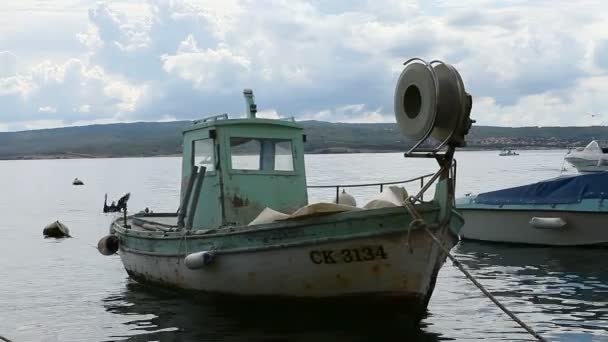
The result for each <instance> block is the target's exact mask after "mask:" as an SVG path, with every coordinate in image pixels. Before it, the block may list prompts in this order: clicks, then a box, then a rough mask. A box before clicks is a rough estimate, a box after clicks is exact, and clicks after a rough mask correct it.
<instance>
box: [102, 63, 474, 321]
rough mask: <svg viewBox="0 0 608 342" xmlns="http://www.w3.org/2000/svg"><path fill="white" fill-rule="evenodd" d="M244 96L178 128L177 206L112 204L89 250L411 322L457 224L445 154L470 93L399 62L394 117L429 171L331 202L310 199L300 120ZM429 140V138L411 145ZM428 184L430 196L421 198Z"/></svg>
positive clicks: (202, 285)
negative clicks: (395, 195) (372, 308)
mask: <svg viewBox="0 0 608 342" xmlns="http://www.w3.org/2000/svg"><path fill="white" fill-rule="evenodd" d="M436 87H439V88H436ZM243 94H244V96H245V101H246V107H245V108H246V114H247V115H246V118H236V119H233V118H229V117H228V115H227V114H223V115H218V116H213V117H209V118H206V119H203V120H198V121H195V122H194V123H193V125H192V126H191V127H189V128H187V129H186V130H185V131H184V134H183V140H184V143H183V152H182V153H183V159H182V173H181V196H180V197H181V201H180V203H179V209H178V211H177V213H175V212H173V213H146V212H140V213H137V214H135V215H127V214H126V212H125V211H123V214H124V216H123V217H120V218H117V219H116V220H114V221H113V222H112V224H111V227H110V235H107V236H105V237H103V238H102V239H101V240H100V241H99V243H98V249H99V251H100V253H102V254H104V255H111V254H114V253H118V254H119V255H120V258H121V260H122V263H123V265H124V268H125V269H126V271H127V273H128V274H129V276H130V277H131V278H133V279H134V280H136V281H138V282H144V283H151V284H156V285H165V286H171V287H176V288H182V289H189V290H196V291H203V292H208V293H216V294H229V295H238V296H248V297H258V298H259V297H265V298H267V297H268V296H272V297H275V298H276V297H281V298H291V299H293V298H299V299H309V300H310V299H315V300H322V299H325V300H327V299H332V300H336V299H343V300H347V301H349V302H352V301H355V302H356V303H358V304H361V305H363V307H365V306H366V304H380V303H385V304H390V305H393V304H396V305H399V307H401V308H402V312H403V313H405V314H407V315H408V316H411V317H413V318H416V319H420V318H422V316H423V315H424V313H425V312H426V307H427V305H428V302H429V300H430V297H431V294H432V292H433V289H434V287H435V281H436V279H437V274H438V272H439V270H440V268H441V267H442V265H443V263H444V261H445V259H446V256H447V254H446V253H445V250H444V248H447V249H448V250H449V249H450V248H452V247H453V246H454V245H455V244H456V243H457V233H458V230H459V229H460V227H461V226H462V224H463V221H462V219H461V217H460V215H459V214H458V213H457V212H455V211H454V209H453V202H454V189H455V174H456V170H455V163H454V159H453V155H454V151H455V148H456V147H460V146H463V145H464V136H465V135H466V134H467V133H468V131H469V128H470V126H471V124H472V121H471V120H470V119H469V114H470V110H471V101H472V100H471V96H470V95H469V94H467V93H466V92H465V90H464V84H462V79H461V78H460V75H459V74H458V72H457V71H456V70H455V69H454V68H453V67H452V66H450V65H447V64H444V63H441V62H436V61H435V62H433V64H429V63H426V62H424V61H421V60H419V59H412V60H410V61H408V62H406V67H405V69H404V70H403V73H402V74H401V77H400V78H399V82H398V84H397V87H396V90H395V116H396V117H397V122H398V123H399V124H400V128H401V130H402V131H403V133H404V134H405V135H406V136H408V137H410V138H412V139H416V141H418V143H417V145H415V146H414V147H412V148H411V149H410V150H409V151H408V152H407V153H406V154H405V156H406V157H416V158H431V159H434V160H436V161H437V163H438V166H439V170H438V171H437V172H436V173H434V174H433V176H432V177H431V178H430V180H429V181H428V182H427V183H426V184H425V185H424V186H423V187H422V188H421V189H420V191H419V192H418V194H416V195H415V196H411V197H409V196H402V198H401V199H400V200H399V201H397V203H392V205H391V204H390V203H387V201H385V200H380V201H378V205H375V204H374V203H371V204H370V203H368V205H365V206H362V207H355V206H352V205H345V204H341V203H339V202H341V200H340V199H341V196H340V193H339V192H338V191H336V203H328V202H321V203H309V202H308V191H307V181H306V174H305V170H306V168H305V164H304V162H305V159H304V141H305V137H304V134H303V133H304V132H303V129H302V127H300V126H299V125H298V124H297V123H296V122H295V121H294V120H293V119H291V120H290V119H261V118H257V117H256V112H257V106H256V104H255V102H254V99H253V92H252V91H251V90H249V89H246V90H245V91H244V92H243ZM404 122H407V123H409V124H404V125H405V126H407V127H406V128H404V127H402V126H401V124H403V123H404ZM429 137H433V138H434V139H436V140H437V141H441V144H440V145H439V146H437V147H435V149H432V150H429V149H426V148H425V149H424V150H422V148H418V146H420V145H422V143H423V142H425V141H426V139H427V138H429ZM433 184H436V186H435V195H434V198H424V199H423V194H424V193H425V192H426V190H427V189H429V188H430V186H431V185H433ZM429 197H432V196H429ZM342 199H343V200H344V195H343V196H342ZM351 203H354V201H353V202H351Z"/></svg>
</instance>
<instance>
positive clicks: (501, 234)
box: [459, 208, 608, 246]
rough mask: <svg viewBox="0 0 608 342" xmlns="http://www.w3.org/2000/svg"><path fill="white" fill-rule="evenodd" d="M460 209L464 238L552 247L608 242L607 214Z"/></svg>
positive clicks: (461, 234) (462, 235)
mask: <svg viewBox="0 0 608 342" xmlns="http://www.w3.org/2000/svg"><path fill="white" fill-rule="evenodd" d="M460 212H461V213H462V214H463V216H464V219H465V224H464V226H463V228H462V229H461V231H460V233H459V234H460V236H461V237H462V238H464V239H471V240H481V241H492V242H509V243H522V244H537V245H551V246H580V245H596V244H608V213H598V212H573V211H572V212H568V211H551V210H512V209H508V210H506V209H498V210H493V209H464V208H463V209H460ZM562 222H563V223H564V224H562Z"/></svg>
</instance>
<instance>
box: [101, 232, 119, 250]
mask: <svg viewBox="0 0 608 342" xmlns="http://www.w3.org/2000/svg"><path fill="white" fill-rule="evenodd" d="M119 245H120V242H119V240H118V236H116V235H106V236H104V237H102V238H101V239H100V240H99V242H97V250H98V251H99V253H101V254H103V255H112V254H114V253H116V252H118V246H119Z"/></svg>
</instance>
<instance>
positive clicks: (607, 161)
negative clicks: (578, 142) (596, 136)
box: [564, 140, 608, 172]
mask: <svg viewBox="0 0 608 342" xmlns="http://www.w3.org/2000/svg"><path fill="white" fill-rule="evenodd" d="M564 159H565V160H566V161H567V162H568V163H570V164H571V165H572V166H573V167H574V168H576V169H577V170H578V171H579V172H599V171H606V170H608V148H601V147H600V145H599V144H598V142H597V141H596V140H593V141H591V142H590V143H589V144H588V145H587V146H585V148H582V147H577V148H573V149H569V150H568V153H567V154H566V157H564Z"/></svg>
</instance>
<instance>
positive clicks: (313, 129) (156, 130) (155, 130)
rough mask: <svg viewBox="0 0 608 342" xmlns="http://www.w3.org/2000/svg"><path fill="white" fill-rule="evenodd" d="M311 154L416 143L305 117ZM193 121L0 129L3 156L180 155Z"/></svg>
mask: <svg viewBox="0 0 608 342" xmlns="http://www.w3.org/2000/svg"><path fill="white" fill-rule="evenodd" d="M299 123H300V125H302V126H303V127H304V129H305V132H306V135H307V142H306V144H305V149H306V152H307V153H344V152H387V151H403V150H404V149H406V148H407V147H409V146H411V143H412V142H411V141H408V140H407V139H406V138H404V136H403V135H402V134H401V133H400V132H399V130H398V129H397V126H396V125H395V124H392V123H376V124H365V123H331V122H323V121H301V122H299ZM191 124H192V122H191V121H174V122H138V123H122V124H109V125H91V126H81V127H66V128H55V129H42V130H34V131H22V132H6V133H0V159H33V158H78V157H81V158H83V157H84V158H86V157H91V158H93V157H127V156H159V155H173V154H178V153H181V145H182V140H181V139H182V138H181V131H182V130H183V129H184V128H186V127H188V126H190V125H191ZM593 139H596V140H600V141H605V140H608V127H605V126H592V127H520V128H510V127H492V126H474V127H473V128H472V129H471V132H470V134H469V136H468V137H467V141H468V148H475V149H497V148H503V147H510V148H514V149H525V148H565V147H567V146H584V145H586V144H587V143H588V142H589V141H591V140H593Z"/></svg>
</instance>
